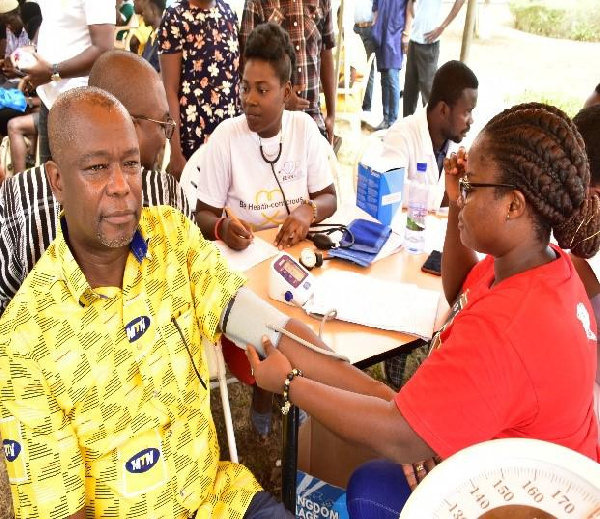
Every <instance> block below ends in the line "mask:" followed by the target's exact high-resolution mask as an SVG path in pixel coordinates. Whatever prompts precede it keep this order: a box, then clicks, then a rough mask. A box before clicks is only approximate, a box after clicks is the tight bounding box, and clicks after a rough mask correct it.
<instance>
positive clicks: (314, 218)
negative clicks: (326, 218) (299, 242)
mask: <svg viewBox="0 0 600 519" xmlns="http://www.w3.org/2000/svg"><path fill="white" fill-rule="evenodd" d="M302 203H303V204H306V205H310V206H311V207H312V211H313V216H312V220H311V221H310V223H311V224H313V223H315V221H316V219H317V203H316V202H315V201H314V200H311V199H310V198H308V199H306V200H302Z"/></svg>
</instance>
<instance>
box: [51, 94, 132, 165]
mask: <svg viewBox="0 0 600 519" xmlns="http://www.w3.org/2000/svg"><path fill="white" fill-rule="evenodd" d="M86 106H90V107H92V106H93V107H98V108H103V109H105V110H106V111H107V112H109V113H120V114H122V115H123V116H124V118H125V119H126V120H127V121H129V124H131V125H132V127H133V122H131V117H130V116H129V113H128V112H127V110H126V109H125V107H124V106H123V105H122V104H121V103H120V102H119V100H118V99H117V98H116V97H115V96H113V95H112V94H110V93H109V92H106V91H104V90H101V89H99V88H95V87H79V88H73V89H71V90H68V91H66V92H64V93H63V94H61V95H60V96H59V97H58V99H57V100H56V102H55V103H54V105H53V106H52V108H51V109H50V113H49V114H48V139H49V142H50V151H51V152H52V158H53V160H54V162H56V163H57V164H58V165H59V166H60V164H61V162H62V161H63V160H64V156H65V151H66V150H69V149H72V147H73V146H77V145H78V141H79V140H80V139H85V138H86V136H85V135H81V131H80V128H81V126H82V125H81V124H80V123H81V122H82V118H84V117H86V116H87V112H86V111H84V110H83V108H84V107H86Z"/></svg>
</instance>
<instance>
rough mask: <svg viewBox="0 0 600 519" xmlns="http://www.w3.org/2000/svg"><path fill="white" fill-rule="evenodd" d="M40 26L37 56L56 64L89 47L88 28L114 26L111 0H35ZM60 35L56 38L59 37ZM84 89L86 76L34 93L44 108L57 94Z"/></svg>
mask: <svg viewBox="0 0 600 519" xmlns="http://www.w3.org/2000/svg"><path fill="white" fill-rule="evenodd" d="M38 4H39V5H40V9H41V11H42V19H43V22H42V25H41V26H40V30H39V35H38V47H37V49H38V53H39V54H40V56H41V57H42V58H44V59H45V60H46V61H48V62H49V63H60V62H61V61H65V60H67V59H70V58H72V57H73V56H77V55H78V54H81V53H82V52H84V51H85V50H86V49H88V48H89V47H91V45H92V39H91V36H90V32H89V26H90V25H112V26H114V25H115V20H116V12H115V7H116V5H115V2H114V0H38ZM59 35H60V37H59ZM85 85H87V76H84V77H75V78H69V79H62V80H61V81H51V82H50V83H46V84H45V85H41V86H39V87H38V89H37V92H38V94H39V96H40V98H41V99H42V101H43V103H44V104H45V105H46V107H47V108H51V107H52V105H53V104H54V101H55V100H56V98H57V97H58V96H59V94H60V93H62V92H65V91H66V90H69V89H71V88H75V87H78V86H85Z"/></svg>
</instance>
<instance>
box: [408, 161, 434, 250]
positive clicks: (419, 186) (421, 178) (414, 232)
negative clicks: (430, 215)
mask: <svg viewBox="0 0 600 519" xmlns="http://www.w3.org/2000/svg"><path fill="white" fill-rule="evenodd" d="M428 197H429V190H428V189H427V163H425V162H417V175H416V177H415V178H413V179H412V180H411V181H410V189H409V192H408V215H407V218H406V231H405V232H404V245H405V247H406V250H408V252H410V253H411V254H419V253H421V252H423V248H424V246H425V226H426V223H427V201H428Z"/></svg>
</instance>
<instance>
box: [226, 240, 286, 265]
mask: <svg viewBox="0 0 600 519" xmlns="http://www.w3.org/2000/svg"><path fill="white" fill-rule="evenodd" d="M215 245H216V246H217V248H218V249H219V251H220V252H221V255H222V256H224V257H225V258H227V262H228V264H229V268H230V269H231V270H237V271H239V272H245V271H246V270H249V269H251V268H252V267H254V265H258V264H259V263H262V262H263V261H265V260H267V259H269V258H272V257H273V256H276V255H277V254H278V253H279V250H278V249H277V247H275V246H274V245H271V244H270V243H269V242H266V241H265V240H263V239H261V238H259V237H257V236H255V237H254V241H253V242H252V243H251V244H250V245H249V246H248V248H247V249H245V250H233V249H231V248H229V247H228V246H227V245H226V244H225V243H224V242H222V241H220V240H219V241H216V242H215Z"/></svg>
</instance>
